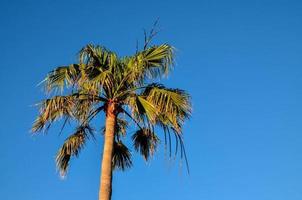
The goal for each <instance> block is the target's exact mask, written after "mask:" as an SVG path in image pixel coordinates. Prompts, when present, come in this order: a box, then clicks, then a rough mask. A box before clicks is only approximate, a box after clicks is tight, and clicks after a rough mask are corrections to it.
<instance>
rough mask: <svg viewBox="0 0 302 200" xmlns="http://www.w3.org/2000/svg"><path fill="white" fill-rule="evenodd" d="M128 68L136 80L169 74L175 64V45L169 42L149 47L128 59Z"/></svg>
mask: <svg viewBox="0 0 302 200" xmlns="http://www.w3.org/2000/svg"><path fill="white" fill-rule="evenodd" d="M127 61H128V63H127V66H128V69H129V71H130V72H131V73H132V78H133V79H134V81H136V82H140V81H142V79H144V78H146V77H148V78H157V77H162V76H167V75H168V73H169V72H170V69H171V67H172V65H173V47H172V46H170V45H168V44H162V45H159V46H152V47H149V48H147V49H145V50H143V51H141V52H138V53H137V54H136V55H135V56H133V57H130V58H128V59H127Z"/></svg>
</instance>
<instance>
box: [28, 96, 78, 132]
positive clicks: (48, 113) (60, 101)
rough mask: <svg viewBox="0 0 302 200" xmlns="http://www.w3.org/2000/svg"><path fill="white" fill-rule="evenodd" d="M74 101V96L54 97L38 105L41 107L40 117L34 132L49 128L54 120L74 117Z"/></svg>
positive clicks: (33, 128)
mask: <svg viewBox="0 0 302 200" xmlns="http://www.w3.org/2000/svg"><path fill="white" fill-rule="evenodd" d="M73 100H74V98H73V96H54V97H53V98H51V99H46V100H44V101H43V102H41V103H40V104H38V105H39V106H40V115H39V116H38V118H37V119H36V121H35V122H34V125H33V127H32V132H37V131H41V130H43V129H44V128H47V127H49V126H50V124H51V123H52V122H53V121H54V120H56V119H58V118H60V117H62V116H69V117H71V116H73V113H72V109H73V107H74V101H73Z"/></svg>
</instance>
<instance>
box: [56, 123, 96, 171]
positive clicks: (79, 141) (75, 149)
mask: <svg viewBox="0 0 302 200" xmlns="http://www.w3.org/2000/svg"><path fill="white" fill-rule="evenodd" d="M92 135H93V130H92V128H91V127H89V126H88V125H84V126H80V127H78V128H77V129H76V132H75V133H74V134H72V135H71V136H69V137H68V138H67V139H66V140H65V142H64V144H63V146H62V147H61V148H60V149H59V151H58V153H57V156H56V163H57V168H58V170H59V171H60V174H61V176H64V175H65V174H66V172H67V170H68V167H69V161H70V158H71V156H76V157H77V156H78V155H79V153H80V151H81V149H82V148H83V147H84V145H85V142H86V140H87V139H89V137H90V136H92Z"/></svg>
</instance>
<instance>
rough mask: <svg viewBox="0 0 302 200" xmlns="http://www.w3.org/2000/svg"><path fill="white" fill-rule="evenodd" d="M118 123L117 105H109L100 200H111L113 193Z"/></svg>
mask: <svg viewBox="0 0 302 200" xmlns="http://www.w3.org/2000/svg"><path fill="white" fill-rule="evenodd" d="M115 123H116V114H115V105H114V104H113V103H109V104H108V107H107V112H106V124H105V135H104V150H103V160H102V169H101V180H100V182H101V183H100V190H99V200H110V199H111V192H112V155H113V144H114V128H115Z"/></svg>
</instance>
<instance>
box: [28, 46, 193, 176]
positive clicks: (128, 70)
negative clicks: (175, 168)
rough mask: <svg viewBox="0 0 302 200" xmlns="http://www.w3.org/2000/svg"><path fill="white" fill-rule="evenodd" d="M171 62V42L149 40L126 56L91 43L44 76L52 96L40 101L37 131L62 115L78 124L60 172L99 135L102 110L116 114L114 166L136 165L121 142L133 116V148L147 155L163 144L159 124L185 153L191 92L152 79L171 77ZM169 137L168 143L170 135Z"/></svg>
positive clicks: (63, 149)
mask: <svg viewBox="0 0 302 200" xmlns="http://www.w3.org/2000/svg"><path fill="white" fill-rule="evenodd" d="M172 66H173V47H172V46H170V45H168V44H161V45H154V46H149V45H147V46H145V47H144V48H143V49H142V50H141V51H137V52H136V53H135V54H134V55H132V56H127V57H119V56H118V55H117V54H116V53H114V52H112V51H109V50H108V49H106V48H105V47H103V46H99V45H91V44H89V45H87V46H85V47H84V48H83V49H81V51H80V52H79V59H78V62H77V63H76V64H71V65H69V66H61V67H57V68H56V69H54V70H53V71H51V72H50V73H49V74H48V75H47V77H46V78H45V80H44V83H45V90H46V92H47V93H49V94H50V96H51V98H49V99H46V100H44V101H42V102H41V103H40V104H39V106H40V114H39V116H38V117H37V119H36V121H35V122H34V125H33V127H32V131H33V132H39V131H45V130H47V129H48V128H49V127H50V126H51V124H52V123H53V122H55V121H56V120H57V119H62V118H63V119H65V122H64V124H65V123H66V122H67V121H69V120H73V121H75V122H76V123H77V127H76V128H75V131H74V133H73V134H71V135H70V136H69V137H68V138H67V139H66V140H65V142H64V144H63V145H62V147H61V148H60V149H59V151H58V153H57V157H56V163H57V167H58V169H59V170H60V172H61V175H64V174H65V173H66V171H67V169H68V166H69V161H70V158H71V157H72V156H78V154H79V152H80V150H81V149H82V148H83V147H84V144H85V143H86V142H87V140H89V139H93V138H95V137H96V135H95V132H94V129H93V128H92V120H93V119H94V118H95V117H96V116H97V115H98V114H100V113H105V115H106V116H107V117H108V116H109V115H114V116H115V117H116V121H115V124H114V144H113V155H112V168H118V169H122V170H124V169H126V168H128V167H130V166H131V165H132V162H131V153H130V150H129V149H128V147H126V145H125V144H124V143H123V142H122V140H123V138H124V136H126V134H127V128H128V125H129V122H130V121H132V122H133V123H134V124H135V127H136V128H137V129H138V130H137V131H136V132H134V134H133V135H132V137H131V138H132V140H133V145H134V149H135V150H136V151H137V152H139V153H141V154H142V156H143V157H144V159H146V160H148V159H149V158H150V156H152V155H153V153H154V152H155V150H156V147H157V146H158V143H159V138H158V136H157V135H156V134H155V127H160V128H162V130H163V132H164V134H165V138H166V136H167V138H170V134H174V135H175V138H176V148H178V147H177V146H179V147H180V148H179V151H180V152H181V155H184V149H183V140H182V125H183V123H184V120H185V119H187V118H189V116H190V113H191V104H190V96H189V95H188V94H187V93H186V92H185V91H184V90H180V89H171V88H167V87H165V86H164V85H162V84H160V83H153V82H152V81H153V80H159V79H160V78H163V77H166V76H167V75H168V74H169V72H170V71H171V69H172ZM122 113H123V115H119V114H122ZM106 128H107V127H106V126H105V127H104V128H103V131H104V132H105V131H106ZM156 130H158V129H156ZM166 141H168V144H169V143H170V142H171V138H170V139H167V140H166Z"/></svg>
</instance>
